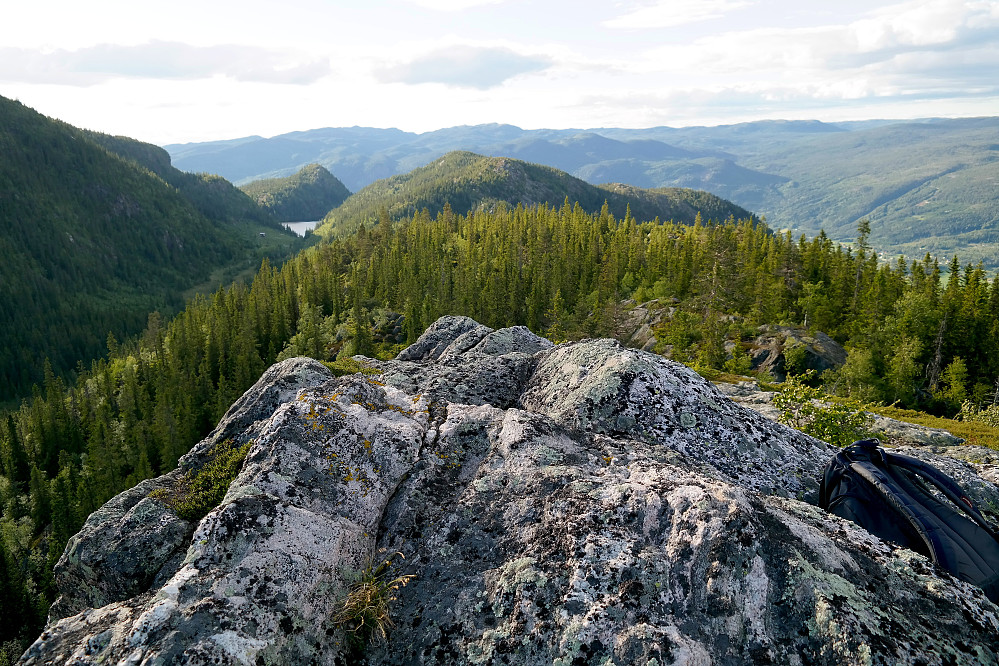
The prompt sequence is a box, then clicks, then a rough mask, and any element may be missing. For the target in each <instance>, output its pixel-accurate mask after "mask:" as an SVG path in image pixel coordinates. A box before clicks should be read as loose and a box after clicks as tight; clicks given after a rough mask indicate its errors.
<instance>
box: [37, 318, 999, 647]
mask: <svg viewBox="0 0 999 666" xmlns="http://www.w3.org/2000/svg"><path fill="white" fill-rule="evenodd" d="M364 361H365V363H367V364H368V365H369V366H371V368H372V369H373V370H374V371H376V372H377V374H356V375H352V376H344V377H334V376H333V374H332V373H331V372H330V371H329V370H328V369H327V368H326V367H325V366H324V365H322V364H320V363H318V362H316V361H313V360H311V359H306V358H295V359H290V360H288V361H284V362H282V363H279V364H277V365H275V366H273V367H272V368H270V369H269V370H268V371H267V372H266V373H265V374H264V375H263V376H262V377H261V378H260V380H259V381H258V382H257V384H256V385H255V386H254V387H253V388H251V389H250V390H249V391H247V392H246V394H245V395H243V397H242V398H240V400H239V401H237V402H236V403H235V404H234V405H233V406H232V407H231V408H230V410H229V411H228V413H227V414H226V415H225V417H224V418H223V419H222V421H221V422H220V423H219V424H218V426H217V427H216V428H215V430H214V431H213V432H212V433H211V434H210V435H209V436H208V437H207V438H206V439H205V440H204V441H202V442H201V443H199V444H198V445H197V446H195V447H194V448H193V449H192V450H191V451H190V452H189V453H188V454H187V455H186V456H184V458H183V459H182V460H181V463H180V467H179V468H178V469H177V470H175V471H174V472H172V473H171V474H168V475H166V476H163V477H160V478H158V479H153V480H150V481H146V482H143V483H141V484H139V485H138V486H136V487H135V488H133V489H131V490H129V491H127V492H124V493H122V494H121V495H119V496H118V497H116V498H114V499H113V500H112V501H110V502H108V504H106V505H105V506H104V507H102V508H101V509H100V510H99V511H97V512H95V513H94V514H93V515H92V516H90V518H89V520H88V521H87V523H86V525H85V526H84V528H83V529H82V530H81V532H80V533H79V534H77V535H76V536H75V537H74V538H73V539H72V540H71V541H70V543H69V545H68V546H67V548H66V551H65V553H64V555H63V556H62V558H61V559H60V560H59V563H58V565H57V567H56V572H55V575H56V581H57V585H58V588H59V590H60V593H61V596H60V598H59V600H58V602H57V603H56V604H54V605H53V607H52V611H51V615H50V618H49V623H48V626H47V628H46V630H45V632H44V633H43V634H42V636H41V637H40V638H39V639H38V640H37V641H36V642H35V643H34V645H32V646H31V647H30V648H29V650H28V651H27V653H26V654H25V655H24V657H23V658H22V661H21V663H22V664H25V665H28V664H30V665H32V666H34V665H37V664H98V663H100V664H136V665H138V664H150V665H152V664H344V665H345V664H427V665H430V664H439V665H444V664H447V665H454V664H476V665H477V664H532V665H533V664H539V665H541V664H544V665H545V666H549V665H553V666H577V665H580V666H582V665H588V664H592V665H594V666H595V665H597V664H600V665H605V664H621V665H626V664H627V665H630V664H638V665H645V666H653V665H654V666H666V665H668V664H858V665H859V664H892V665H895V664H995V663H997V660H999V608H997V607H996V606H995V605H993V604H992V603H991V602H989V601H988V600H987V599H986V598H985V596H984V595H983V593H982V592H981V591H980V590H979V589H977V588H975V587H972V586H970V585H968V584H966V583H963V582H960V581H958V580H956V579H955V578H953V577H951V576H950V575H948V574H946V573H944V572H941V571H938V570H935V569H934V567H933V565H932V564H931V563H930V562H929V561H928V560H926V559H925V558H924V557H922V556H920V555H917V554H915V553H912V552H910V551H907V550H904V549H901V548H897V547H894V546H892V545H890V544H887V543H884V542H882V541H880V540H879V539H877V538H875V537H873V536H871V535H870V534H868V533H867V532H865V531H864V530H862V529H860V528H858V527H856V526H854V525H852V524H851V523H848V522H845V521H843V520H840V519H839V518H836V517H834V516H830V515H828V514H826V513H825V512H823V511H822V510H820V509H818V508H817V507H816V506H815V505H814V504H813V502H814V501H815V497H816V491H817V487H818V478H819V474H820V471H821V469H822V468H823V466H824V465H825V464H826V462H827V461H828V460H829V459H830V458H831V456H832V454H833V451H832V450H831V448H830V447H829V446H828V445H826V444H824V443H822V442H820V441H817V440H815V439H812V438H810V437H808V436H806V435H804V434H801V433H799V432H797V431H795V430H792V429H790V428H787V427H785V426H783V425H780V424H777V423H774V422H772V421H770V420H767V419H766V418H765V417H763V416H761V415H760V414H758V413H756V412H754V411H752V410H749V409H747V408H744V407H742V406H740V405H738V404H736V403H734V402H732V401H731V400H729V398H727V397H726V396H724V395H722V394H721V393H720V392H719V391H718V390H717V389H715V387H714V386H712V385H711V384H710V383H708V382H706V381H705V380H703V379H702V378H701V377H699V376H698V375H697V374H695V373H694V372H693V371H691V370H690V369H688V368H686V367H684V366H682V365H679V364H677V363H673V362H670V361H667V360H664V359H663V358H661V357H659V356H656V355H654V354H650V353H646V352H642V351H637V350H633V349H628V348H625V347H623V346H621V345H620V344H618V343H617V342H615V341H613V340H584V341H581V342H574V343H565V344H560V345H558V346H554V345H552V343H550V342H549V341H547V340H544V339H542V338H539V337H537V336H536V335H534V334H532V333H531V332H530V331H528V330H527V329H525V328H522V327H514V328H507V329H501V330H493V329H490V328H487V327H485V326H482V325H480V324H478V323H476V322H474V321H472V320H470V319H466V318H460V317H445V318H443V319H441V320H439V321H438V322H436V323H435V324H434V325H433V326H431V328H430V329H428V330H427V331H426V333H424V335H423V336H422V337H421V338H420V339H419V341H417V342H416V343H415V344H414V345H412V346H411V347H409V348H408V349H406V350H404V351H403V352H402V353H401V354H399V356H398V357H397V358H396V359H394V360H391V361H375V360H371V359H364ZM237 449H238V450H239V451H243V452H245V459H242V462H241V463H239V464H238V466H237V467H236V469H235V470H234V478H232V480H231V481H230V480H229V479H226V480H225V482H226V483H228V485H227V487H223V488H222V489H221V492H220V497H221V496H222V493H224V498H222V499H221V500H220V501H218V500H217V505H215V506H213V507H207V509H206V511H207V515H203V517H201V516H198V515H194V516H192V515H191V514H190V513H189V512H187V511H186V510H182V509H181V508H180V507H181V506H182V504H181V503H179V502H178V501H177V497H178V496H179V495H183V493H184V492H189V491H191V489H192V488H193V487H194V486H196V485H197V483H196V482H194V481H192V479H195V478H198V475H199V474H201V475H205V474H209V473H211V470H215V469H217V467H218V465H216V464H215V462H217V459H218V457H219V456H221V455H222V454H221V453H220V451H233V450H237ZM925 455H926V456H929V457H930V458H932V454H931V453H926V454H925ZM213 458H215V459H216V461H213ZM237 462H238V459H237ZM955 464H958V463H956V462H955ZM959 464H960V465H963V466H964V467H965V468H966V469H965V471H966V474H964V475H963V476H962V477H961V479H962V482H965V483H974V484H976V493H977V497H979V498H980V499H983V500H984V501H990V502H993V503H995V504H994V506H999V492H997V490H996V487H995V485H993V484H992V483H991V482H989V481H987V480H984V479H982V478H981V477H980V476H978V475H976V473H975V468H974V465H973V464H972V463H970V462H960V463H959ZM386 562H387V563H389V564H386ZM379 576H380V577H379ZM371 580H376V581H381V583H382V585H381V588H380V592H379V593H380V594H382V597H383V599H384V598H387V599H390V604H389V606H388V608H389V616H388V617H387V618H385V617H382V618H381V624H380V625H376V626H375V628H374V630H372V631H370V632H368V633H361V632H360V631H359V630H358V623H357V622H358V621H357V619H356V616H355V615H351V613H350V612H349V610H348V609H349V607H350V600H351V599H352V598H354V594H355V592H356V591H357V590H358V589H360V586H361V584H362V583H364V582H365V581H368V582H370V581H371ZM392 581H394V583H395V584H392ZM403 582H408V584H407V585H405V586H403V585H402V583H403ZM376 592H377V589H376ZM391 597H395V598H394V599H391ZM382 630H384V636H383V635H382Z"/></svg>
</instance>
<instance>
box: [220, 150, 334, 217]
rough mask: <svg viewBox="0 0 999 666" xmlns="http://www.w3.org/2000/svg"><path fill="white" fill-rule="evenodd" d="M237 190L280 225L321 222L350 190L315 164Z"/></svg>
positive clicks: (256, 181)
mask: <svg viewBox="0 0 999 666" xmlns="http://www.w3.org/2000/svg"><path fill="white" fill-rule="evenodd" d="M240 189H241V190H243V192H245V193H246V194H247V196H249V197H250V198H251V199H252V200H253V201H255V202H256V203H257V205H258V206H260V207H261V208H264V209H266V210H269V211H271V213H273V214H274V217H275V218H276V219H277V220H279V221H281V222H311V221H313V220H321V219H323V217H325V216H326V214H327V213H328V212H330V211H331V210H333V209H334V208H336V207H337V206H339V205H340V204H342V203H343V201H344V199H346V198H347V197H349V196H350V190H348V189H347V188H346V187H344V185H343V183H341V182H340V181H339V180H338V179H337V177H336V176H334V175H333V174H331V173H330V172H329V171H327V170H326V169H324V168H323V167H322V166H320V165H318V164H307V165H306V166H304V167H302V169H301V170H300V171H299V172H298V173H296V174H293V175H291V176H288V177H287V178H267V179H264V180H255V181H253V182H251V183H247V184H246V185H243V186H242V187H241V188H240Z"/></svg>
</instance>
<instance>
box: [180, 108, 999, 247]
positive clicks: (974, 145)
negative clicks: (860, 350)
mask: <svg viewBox="0 0 999 666" xmlns="http://www.w3.org/2000/svg"><path fill="white" fill-rule="evenodd" d="M997 146H999V118H977V119H930V120H923V121H905V122H903V121H892V120H870V121H860V122H845V123H835V124H832V123H823V122H819V121H782V120H772V121H760V122H753V123H741V124H735V125H724V126H718V127H684V128H671V127H654V128H649V129H641V130H634V129H620V128H604V129H591V130H581V129H568V130H544V129H542V130H521V129H519V128H517V127H513V126H511V125H477V126H470V127H469V126H462V127H452V128H447V129H442V130H437V131H435V132H426V133H423V134H414V133H410V132H402V131H400V130H397V129H391V130H377V129H372V128H359V127H353V128H340V129H322V130H312V131H305V132H295V133H291V134H285V135H282V136H278V137H274V138H272V139H263V138H260V137H249V138H245V139H237V140H234V141H229V142H213V143H209V144H185V145H182V146H179V145H178V146H167V149H168V150H169V151H170V153H171V155H173V157H174V162H175V164H176V165H177V166H178V167H179V168H182V169H193V170H199V171H212V172H217V173H220V174H222V175H224V176H226V177H228V178H231V179H234V180H236V181H241V180H245V179H248V178H255V177H256V178H259V177H262V176H263V175H265V174H270V175H275V174H277V175H287V174H290V173H292V172H294V171H295V170H296V169H298V168H300V167H301V166H302V165H303V164H305V163H306V162H307V161H315V162H318V163H320V164H322V165H323V166H325V167H326V168H328V169H329V170H330V171H331V172H333V173H334V174H336V175H337V177H338V178H340V179H341V180H343V182H344V183H345V184H346V185H347V187H349V188H351V189H352V190H354V191H357V190H359V189H361V188H362V187H364V186H366V185H368V184H370V183H372V182H373V181H375V180H378V179H382V178H386V177H388V176H392V175H397V174H401V173H406V172H408V171H410V170H412V169H414V168H416V167H419V166H422V165H425V164H428V163H430V162H431V161H433V160H435V159H437V158H439V157H440V156H441V155H443V154H445V153H446V152H448V151H451V150H469V151H473V152H476V153H479V154H483V155H490V156H500V155H502V156H506V157H510V158H515V159H521V160H526V161H529V162H535V163H539V164H546V165H549V166H552V167H555V168H557V169H562V170H564V171H567V172H568V173H570V174H572V175H574V176H576V177H578V178H581V179H583V180H586V181H587V182H589V183H592V184H598V183H604V182H625V183H628V184H630V185H635V186H638V187H692V188H697V189H703V190H706V191H708V192H711V193H712V194H716V195H718V196H720V197H722V198H725V199H728V200H730V201H732V202H734V203H736V204H738V205H740V206H743V207H745V208H747V209H750V210H753V211H754V212H756V213H758V214H760V215H763V216H765V217H766V218H767V221H768V223H769V224H770V226H772V227H775V228H785V229H792V230H794V232H795V233H796V234H797V233H805V234H807V235H814V234H817V233H818V231H819V230H820V229H825V230H826V232H827V233H828V234H829V235H830V236H831V237H832V238H834V239H836V240H841V241H850V240H852V239H853V237H854V235H855V233H856V226H857V222H858V221H859V220H860V219H862V218H864V217H867V218H869V219H870V221H871V227H872V235H871V241H872V242H873V243H874V245H875V247H877V248H878V249H879V250H882V251H884V252H887V253H898V252H906V253H908V254H910V255H913V256H917V257H919V256H922V255H923V254H924V253H925V252H927V251H930V252H933V253H935V254H939V255H941V257H942V258H944V259H946V258H947V257H949V256H950V255H951V254H953V253H959V254H960V255H961V256H962V260H965V261H974V260H977V259H979V258H982V259H984V260H985V261H986V263H987V264H988V265H989V266H991V267H999V250H997V247H999V245H997V244H996V240H999V210H997V209H999V205H997V204H996V203H995V195H994V189H995V183H996V182H999V160H997V159H996V156H997Z"/></svg>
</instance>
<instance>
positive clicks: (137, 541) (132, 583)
mask: <svg viewBox="0 0 999 666" xmlns="http://www.w3.org/2000/svg"><path fill="white" fill-rule="evenodd" d="M177 476H178V475H177V474H176V473H175V474H173V475H170V476H164V477H160V478H158V479H150V480H147V481H143V482H142V483H140V484H139V485H137V486H135V487H134V488H132V489H130V490H127V491H125V492H123V493H121V494H120V495H118V496H117V497H115V498H113V499H112V500H111V501H109V502H108V503H107V504H105V505H104V506H102V507H101V508H100V509H98V510H97V511H95V512H94V513H93V514H91V516H90V517H89V518H88V519H87V522H86V523H85V524H84V525H83V528H82V529H81V530H80V532H79V533H78V534H76V535H75V536H73V537H71V538H70V540H69V543H68V544H67V545H66V550H65V551H64V552H63V555H62V557H61V558H59V561H58V562H57V563H56V566H55V572H54V573H55V579H56V584H57V585H58V586H59V589H60V590H61V591H62V595H61V596H60V597H59V599H58V600H57V601H56V603H54V604H53V605H52V607H51V608H50V609H49V621H50V622H52V621H54V620H60V619H62V618H64V617H69V616H70V615H74V614H76V613H78V612H80V611H82V610H85V609H88V608H100V607H101V606H105V605H107V604H109V603H111V602H113V601H124V600H126V599H129V598H131V597H133V596H135V595H137V594H139V593H141V592H145V591H146V590H148V589H149V588H150V587H151V586H152V585H153V584H154V581H156V580H157V578H160V579H163V578H164V577H168V575H170V574H172V573H173V570H176V568H177V567H178V566H179V565H180V558H181V557H182V556H183V553H184V550H185V549H186V547H187V542H188V541H190V537H191V531H192V530H193V527H192V526H191V524H190V523H188V522H187V521H186V520H184V519H182V518H180V517H178V516H177V514H175V513H174V512H173V511H171V510H169V509H168V508H167V507H165V506H164V505H163V504H162V503H161V502H158V501H156V500H153V499H150V498H149V494H150V493H151V492H153V491H154V490H157V489H160V488H165V487H167V486H169V485H170V484H171V482H172V481H173V480H174V479H176V477H177ZM171 565H172V566H171ZM108 572H114V575H108ZM161 582H162V580H161Z"/></svg>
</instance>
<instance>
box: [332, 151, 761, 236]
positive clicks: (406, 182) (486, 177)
mask: <svg viewBox="0 0 999 666" xmlns="http://www.w3.org/2000/svg"><path fill="white" fill-rule="evenodd" d="M565 201H568V202H569V203H570V204H571V205H575V204H577V203H578V204H579V205H580V206H581V207H582V208H583V209H584V210H585V211H587V212H589V213H592V212H596V211H599V210H600V209H601V208H602V207H603V206H604V205H605V204H606V205H607V207H608V210H609V212H610V213H612V214H613V215H615V216H616V217H618V218H623V217H624V216H625V214H626V213H627V212H628V210H629V209H630V210H631V214H632V215H633V216H634V217H636V218H637V219H639V220H652V219H655V218H657V217H658V218H660V219H663V220H669V219H672V220H676V221H677V222H688V223H693V222H694V220H695V219H696V218H697V216H698V214H700V215H701V217H702V218H703V219H704V220H705V221H707V220H709V219H713V220H719V221H720V220H724V219H727V218H728V217H735V218H738V219H747V218H751V217H753V215H752V213H751V212H750V211H747V210H746V209H744V208H741V207H739V206H736V205H735V204H732V203H731V202H728V201H725V200H723V199H721V198H719V197H716V196H714V195H712V194H709V193H707V192H699V191H694V190H682V189H677V188H663V189H655V190H643V189H640V188H635V187H632V186H629V185H621V184H614V185H605V186H595V185H590V184H589V183H587V182H585V181H583V180H580V179H579V178H576V177H574V176H571V175H569V174H568V173H566V172H564V171H560V170H559V169H555V168H552V167H549V166H545V165H540V164H532V163H530V162H525V161H523V160H516V159H510V158H506V157H486V156H483V155H477V154H475V153H470V152H465V151H454V152H450V153H447V154H446V155H444V156H443V157H441V158H439V159H437V160H434V161H433V162H431V163H430V164H428V165H426V166H423V167H419V168H416V169H414V170H412V171H410V172H408V173H405V174H401V175H398V176H392V177H390V178H386V179H383V180H379V181H376V182H375V183H372V184H371V185H369V186H367V187H365V188H364V189H362V190H361V191H360V192H357V193H356V194H354V195H352V196H351V197H349V198H348V199H347V200H346V201H344V203H343V204H342V205H341V206H339V207H338V208H336V209H334V210H332V211H330V213H329V215H327V216H326V218H325V219H324V221H323V224H322V226H321V227H320V229H319V233H323V234H327V235H329V234H336V233H339V232H351V231H353V230H355V229H356V228H357V226H358V225H360V224H366V225H370V224H373V223H375V222H377V221H378V218H379V215H380V214H381V212H382V211H385V212H387V213H388V215H389V217H390V218H391V219H399V218H401V217H407V216H411V215H413V214H414V213H419V212H421V211H422V210H423V209H427V210H428V211H429V213H430V215H431V216H436V215H437V214H438V213H439V212H441V211H442V210H443V209H444V206H445V204H447V205H450V206H451V208H452V210H454V212H456V213H460V214H464V213H467V212H468V211H470V210H477V209H489V208H492V207H493V206H495V205H497V204H499V203H505V204H507V205H509V206H511V207H512V206H516V205H518V204H522V205H524V206H532V205H535V204H548V205H551V206H556V207H557V206H561V205H562V204H563V203H564V202H565Z"/></svg>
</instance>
